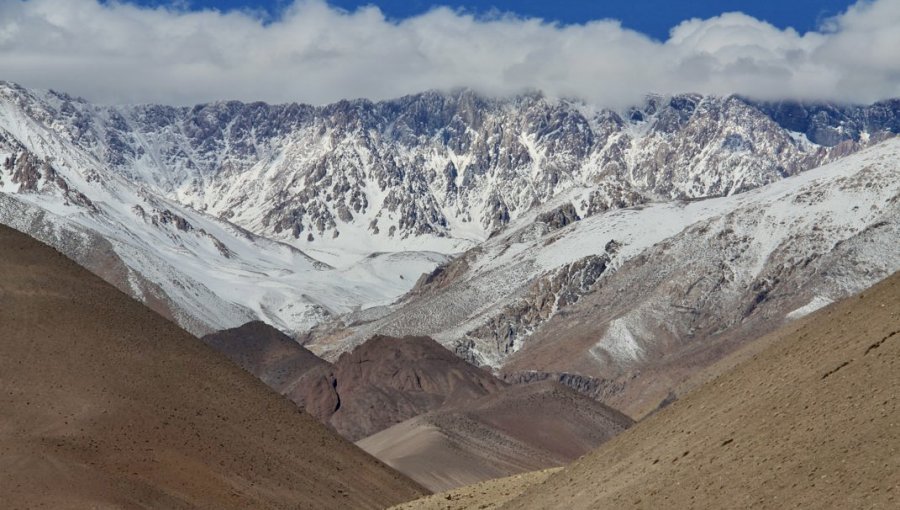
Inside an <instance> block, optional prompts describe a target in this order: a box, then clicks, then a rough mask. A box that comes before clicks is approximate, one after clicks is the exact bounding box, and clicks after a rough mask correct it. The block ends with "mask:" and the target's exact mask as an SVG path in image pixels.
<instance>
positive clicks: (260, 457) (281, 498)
mask: <svg viewBox="0 0 900 510" xmlns="http://www.w3.org/2000/svg"><path fill="white" fill-rule="evenodd" d="M0 325H2V330H0V331H2V333H0V387H2V397H0V494H2V498H3V503H2V506H4V507H5V508H31V507H46V508H167V509H168V508H195V507H202V508H348V507H352V508H366V507H368V508H379V507H384V506H387V505H389V504H391V503H397V502H401V501H404V500H407V499H410V498H412V497H415V496H416V495H419V494H422V489H420V488H419V487H418V486H416V485H415V484H414V483H413V482H411V481H410V480H408V479H407V478H405V477H403V476H401V475H399V474H397V473H396V472H394V471H392V470H390V469H389V468H387V467H386V466H384V465H383V464H381V463H380V462H378V461H376V460H375V459H373V458H372V457H370V456H369V455H367V454H365V453H364V452H362V451H361V450H359V449H358V448H357V447H355V446H354V445H352V444H350V443H348V442H347V441H345V440H343V439H341V438H339V437H337V436H336V435H335V434H333V433H332V432H331V431H328V430H327V429H325V428H324V427H322V426H321V425H320V424H319V423H317V422H316V421H315V420H314V419H313V418H311V417H309V416H308V415H307V414H305V413H303V412H302V411H298V409H297V408H296V406H295V405H294V404H292V403H291V402H289V401H287V400H286V399H284V398H282V397H280V396H278V395H277V394H275V393H274V392H272V391H271V390H269V389H268V388H267V387H266V386H265V385H263V384H262V383H260V382H259V381H257V380H256V379H254V378H253V377H251V376H249V375H248V374H247V373H245V372H244V371H242V370H240V369H239V368H237V367H235V366H234V365H233V364H232V363H230V362H229V361H228V360H226V359H225V358H224V357H222V356H221V355H219V354H217V353H216V352H214V351H213V350H212V349H210V348H209V347H207V346H205V345H203V344H202V343H201V342H199V341H197V339H196V338H194V337H192V336H191V335H189V334H187V333H185V332H184V331H182V330H181V329H179V328H178V327H176V326H175V325H173V324H172V323H170V322H168V321H166V320H164V319H163V318H161V317H160V316H158V315H156V314H155V313H153V312H151V311H149V310H148V309H146V308H144V307H143V306H141V305H140V304H139V303H137V302H136V301H133V300H132V299H131V298H129V297H127V296H126V295H124V294H122V293H121V292H119V291H117V290H115V289H114V288H113V287H111V286H110V285H109V284H107V283H105V282H104V281H102V280H101V279H99V278H97V277H96V276H94V275H92V274H90V273H88V272H87V271H86V270H84V269H82V268H80V267H78V266H77V265H76V264H74V263H73V262H71V261H70V260H68V259H66V258H65V257H63V256H62V255H60V254H59V253H57V252H55V251H54V250H52V249H50V248H48V247H47V246H45V245H42V244H40V243H38V242H37V241H34V240H33V239H30V238H28V237H26V236H24V235H23V234H21V233H18V232H15V231H12V230H10V229H8V228H6V227H0Z"/></svg>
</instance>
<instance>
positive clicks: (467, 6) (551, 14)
mask: <svg viewBox="0 0 900 510" xmlns="http://www.w3.org/2000/svg"><path fill="white" fill-rule="evenodd" d="M132 3H137V4H141V5H154V6H156V5H166V4H171V3H172V0H133V2H132ZM179 3H182V4H186V5H188V6H189V8H192V9H201V8H216V9H220V10H230V9H253V10H260V11H265V12H267V13H269V14H270V15H277V13H278V12H279V10H280V8H281V7H283V6H284V5H285V4H286V2H285V0H187V1H184V0H181V1H180V2H179ZM329 3H330V4H331V5H334V6H337V7H341V8H344V9H348V10H354V9H356V8H357V7H359V6H363V5H371V4H374V5H377V6H378V7H379V8H380V9H381V10H382V12H384V13H385V15H387V16H388V17H390V18H392V19H403V18H407V17H409V16H414V15H416V14H421V13H423V12H426V11H428V10H429V9H431V8H432V7H434V6H436V5H446V6H450V7H453V8H461V9H464V10H466V11H468V12H472V13H486V12H490V11H491V10H492V9H497V10H500V11H503V12H513V13H516V14H519V15H521V16H525V17H538V18H542V19H546V20H553V21H557V22H560V23H565V24H569V23H584V22H585V21H590V20H596V19H603V18H613V19H617V20H620V21H622V24H623V25H624V26H626V27H628V28H632V29H635V30H638V31H640V32H643V33H645V34H648V35H650V36H652V37H654V38H656V39H660V40H664V39H666V38H668V34H669V29H671V28H672V27H673V26H675V25H677V24H678V23H679V22H681V21H684V20H685V19H690V18H710V17H713V16H717V15H719V14H722V13H723V12H729V11H741V12H743V13H745V14H749V15H751V16H753V17H755V18H757V19H761V20H764V21H768V22H769V23H772V24H773V25H775V26H777V27H779V28H787V27H793V28H795V29H797V30H798V31H800V32H801V33H802V32H807V31H809V30H815V29H816V28H817V27H818V26H819V24H820V22H821V21H822V20H823V19H826V18H830V17H833V16H835V15H838V14H840V13H842V12H843V11H844V10H846V9H847V7H849V6H850V5H852V4H853V3H855V2H854V1H851V0H774V1H773V0H593V1H591V0H553V1H547V0H490V1H480V2H479V1H468V2H464V1H454V0H447V1H444V2H433V1H424V0H374V1H373V0H330V1H329Z"/></svg>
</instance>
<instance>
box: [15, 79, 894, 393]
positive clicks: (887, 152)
mask: <svg viewBox="0 0 900 510" xmlns="http://www.w3.org/2000/svg"><path fill="white" fill-rule="evenodd" d="M898 132H900V101H888V102H884V103H878V104H875V105H870V106H835V105H821V104H820V105H804V104H798V103H780V104H762V103H756V102H753V101H750V100H747V99H743V98H740V97H701V96H696V95H683V96H675V97H650V98H648V99H647V101H646V102H645V104H643V105H639V106H636V107H634V108H630V109H627V110H624V111H610V110H604V109H599V108H594V107H591V106H590V105H586V104H583V103H580V102H576V101H566V100H559V99H551V98H546V97H542V96H541V95H539V94H532V95H524V96H519V97H514V98H507V99H492V98H486V97H482V96H479V95H477V94H475V93H473V92H471V91H457V92H452V93H438V92H427V93H423V94H418V95H413V96H408V97H404V98H400V99H397V100H393V101H385V102H379V103H373V102H369V101H364V100H357V101H343V102H340V103H336V104H333V105H328V106H322V107H313V106H307V105H297V104H289V105H266V104H262V103H252V104H245V103H238V102H220V103H212V104H207V105H199V106H195V107H169V106H158V105H143V106H98V105H92V104H90V103H88V102H86V101H84V100H81V99H77V98H73V97H70V96H68V95H66V94H62V93H57V92H52V91H33V90H27V89H24V88H21V87H19V86H17V85H14V84H10V83H2V84H0V191H2V193H0V222H2V223H5V224H9V225H12V226H14V227H16V228H18V229H20V230H23V231H26V232H28V233H30V234H32V235H34V236H36V237H38V238H40V239H42V240H44V241H46V242H49V243H50V244H53V245H54V246H56V247H58V248H59V249H60V250H61V251H63V252H64V253H66V254H67V255H69V256H70V257H72V258H74V259H75V260H77V261H79V262H80V263H81V264H83V265H85V266H86V267H89V268H90V269H92V270H93V271H95V272H97V273H99V274H101V275H103V276H104V277H106V278H107V279H108V280H110V281H111V282H113V283H114V284H116V285H117V286H119V288H121V289H123V290H124V291H126V292H128V293H130V294H131V295H133V296H135V297H136V298H138V299H141V300H143V301H144V302H145V303H147V304H148V305H149V306H151V307H152V308H154V309H156V310H157V311H160V312H161V313H164V314H166V315H167V316H169V317H171V318H173V319H174V320H176V321H177V322H179V323H180V324H182V325H183V326H184V327H186V328H187V329H188V330H190V331H191V332H193V333H195V334H204V333H208V332H211V331H214V330H219V329H224V328H227V327H234V326H237V325H240V324H242V323H244V322H247V321H249V320H252V319H257V318H259V319H262V320H264V321H266V322H269V323H270V324H273V325H275V326H276V327H278V328H280V329H282V330H284V331H288V332H290V333H292V334H295V335H304V338H305V339H306V341H307V342H309V343H310V346H311V347H312V348H314V349H316V350H317V351H318V352H320V353H324V354H325V355H331V354H337V353H339V352H341V351H343V350H346V349H347V348H349V347H350V346H352V345H355V344H356V343H358V341H359V340H360V339H362V338H363V337H364V336H365V335H367V334H369V333H372V332H375V331H378V332H384V333H390V334H399V333H417V334H431V335H434V336H435V337H436V338H437V339H438V340H440V341H442V342H443V343H444V344H445V345H448V346H451V347H453V348H454V349H456V350H457V352H459V353H460V354H461V355H464V356H466V357H468V358H470V359H472V360H475V361H478V362H481V363H487V364H490V365H492V366H494V367H510V368H516V369H521V370H531V369H540V370H548V371H550V370H556V371H581V372H584V373H585V374H586V375H590V376H596V377H606V378H610V379H614V378H616V377H620V376H621V375H622V374H623V373H625V371H627V370H630V369H629V368H628V367H634V366H637V365H638V364H640V363H641V362H642V360H649V359H651V358H653V356H655V354H653V353H654V352H656V351H654V349H657V348H658V350H659V352H660V353H664V352H665V353H669V354H671V352H674V350H677V349H675V348H674V347H672V346H674V345H676V344H678V345H680V343H679V342H683V343H685V345H687V344H689V343H690V342H689V341H688V340H689V339H691V338H701V337H704V338H706V337H709V336H711V335H719V334H722V332H723V331H725V330H728V331H731V330H732V329H734V327H735V324H739V323H740V324H743V323H745V322H747V320H748V319H747V318H748V317H752V316H753V315H754V314H762V313H763V312H762V311H763V310H767V309H768V308H767V307H768V306H770V305H769V304H770V303H771V308H772V309H773V310H774V309H775V308H776V307H775V303H780V302H778V301H777V300H776V299H775V298H776V297H778V296H782V294H780V293H781V292H784V293H786V294H785V295H784V296H782V297H780V298H778V299H784V300H786V301H785V303H786V306H787V305H789V306H793V307H794V308H791V309H792V310H793V309H795V308H796V309H798V311H797V312H796V315H799V314H802V311H803V310H805V309H812V308H814V307H815V306H817V305H819V304H822V303H825V302H827V301H829V300H833V299H837V298H839V297H841V296H842V295H845V294H846V293H847V292H850V291H853V290H856V289H859V288H861V287H863V286H865V285H868V284H869V283H871V282H872V281H874V280H875V279H877V278H878V277H880V276H883V275H885V274H886V273H887V272H890V271H893V270H896V269H898V268H900V263H898V261H897V260H896V258H897V256H896V250H895V251H893V252H892V251H891V250H890V249H888V248H886V247H885V246H884V243H885V242H886V241H885V240H886V239H888V237H886V236H888V235H889V233H890V232H892V231H891V229H892V228H895V225H896V223H895V220H896V216H895V213H896V202H897V199H896V193H897V190H896V186H895V185H896V183H897V182H898V181H900V178H898V168H900V163H897V162H896V160H897V159H898V158H897V142H895V141H893V140H888V139H890V138H892V137H893V136H894V135H895V134H896V133H898ZM886 140H887V141H886ZM867 147H871V148H870V149H866V148H867ZM861 150H864V151H863V152H862V153H860V154H859V155H856V156H853V154H855V153H857V152H859V151H861ZM823 165H826V166H824V167H823V168H820V167H822V166H823ZM807 171H809V172H807ZM876 174H877V175H876ZM798 176H799V177H798ZM816 176H818V177H816ZM876 177H877V179H876ZM753 190H756V191H753ZM804 197H806V198H804ZM848 204H852V205H851V206H848ZM853 207H856V208H857V209H853ZM893 232H894V233H896V232H895V231H893ZM866 236H868V237H866ZM864 237H865V238H866V239H869V238H871V243H872V244H870V245H868V244H861V243H863V242H864V241H863V240H862V239H863V238H864ZM866 242H868V241H866ZM870 248H871V249H870ZM840 250H856V251H855V252H854V253H857V252H858V257H857V258H856V259H852V260H851V259H846V260H843V259H842V260H834V261H832V262H831V263H830V265H829V266H827V271H826V266H822V267H820V266H819V265H820V264H825V263H826V260H830V259H829V257H831V258H834V257H835V256H836V255H834V254H835V253H839V252H840ZM879 250H880V251H879ZM848 253H849V251H848ZM876 255H877V258H876V259H873V257H875V256H876ZM854 261H856V262H854ZM876 262H877V264H876ZM700 264H705V265H703V267H702V268H699V265H700ZM686 265H693V266H691V267H687V266H686ZM694 266H697V267H694ZM679 268H680V269H679ZM776 268H781V269H776ZM836 268H840V269H839V270H840V271H841V272H842V273H841V274H845V275H846V277H842V278H837V277H834V278H831V279H828V278H826V277H825V276H823V274H832V275H833V274H836V273H834V271H838V269H836ZM787 273H790V275H789V276H788V275H787ZM422 274H427V275H428V276H425V277H423V278H421V279H420V276H421V275H422ZM638 275H639V277H638ZM666 275H668V276H666ZM692 275H693V276H692ZM710 275H719V277H717V278H719V279H718V280H715V278H712V277H711V276H710ZM694 276H696V277H697V278H699V280H698V281H697V282H696V283H693V284H691V285H688V287H689V288H688V287H685V288H684V289H681V287H680V285H681V283H678V282H682V281H683V280H684V281H687V279H690V278H693V277H694ZM700 276H703V278H700ZM629 278H631V279H629ZM417 280H418V285H415V284H416V282H417ZM713 280H715V281H718V282H719V283H718V284H714V283H713ZM692 281H693V280H692ZM616 282H622V283H616ZM626 282H627V284H626ZM414 285H415V288H414ZM675 287H678V289H681V290H682V291H684V293H685V296H689V297H684V299H681V301H679V303H678V304H677V306H676V305H675V304H672V303H673V302H672V301H671V299H670V297H671V295H673V294H671V292H675V291H676V290H677V289H676V288H675ZM619 288H621V289H623V290H621V291H619V290H615V289H619ZM787 289H791V290H790V292H788V290H787ZM798 289H802V290H798ZM410 291H411V292H410ZM697 293H700V294H697ZM751 294H753V296H754V297H753V299H754V300H757V299H758V302H756V304H754V305H752V307H751V305H750V304H749V303H747V302H746V300H747V299H748V298H747V296H750V295H751ZM788 294H789V296H788ZM598 296H599V297H598ZM759 296H762V297H761V298H760V297H759ZM785 296H787V297H785ZM726 298H727V299H726ZM604 300H605V301H604ZM667 300H668V301H667ZM682 301H683V302H682ZM788 301H789V303H788ZM663 302H666V303H669V304H670V305H671V306H672V307H675V308H677V309H678V310H682V311H683V312H684V315H683V316H682V315H679V316H678V317H680V319H679V320H678V321H675V322H671V320H672V318H673V317H675V314H676V312H675V311H673V310H675V308H671V309H670V307H668V305H664V303H663ZM785 303H781V304H785ZM781 304H779V306H781ZM738 305H740V306H738ZM795 305H796V306H795ZM591 306H592V307H593V308H589V307H591ZM732 306H734V307H735V308H734V310H739V311H740V313H738V312H735V313H737V315H735V314H723V313H720V312H721V311H722V310H723V309H724V308H723V307H732ZM731 309H732V308H729V310H731ZM601 312H602V313H601ZM679 313H681V312H679ZM772 313H775V312H772ZM579 314H581V315H579ZM761 316H762V315H761ZM565 317H579V318H578V319H577V321H576V320H574V319H573V321H572V322H569V323H566V324H567V325H568V326H571V327H575V326H574V325H575V324H584V323H587V322H589V323H590V324H591V326H590V327H585V328H583V331H582V333H580V335H574V334H572V335H570V337H571V338H576V337H577V338H580V340H578V341H579V342H581V344H579V347H577V348H575V347H572V348H569V347H566V348H562V347H560V346H557V347H555V348H554V349H556V351H557V352H558V353H560V354H559V356H557V357H558V358H560V359H559V360H551V358H552V356H549V355H547V356H544V355H539V354H540V353H539V351H535V349H538V346H540V345H546V346H550V345H552V344H553V343H554V342H553V341H552V340H553V338H551V337H552V336H553V335H552V334H551V331H557V330H558V328H559V327H560V326H558V325H557V323H558V322H560V321H564V320H565V319H564V318H565ZM686 317H693V318H690V319H688V318H686ZM682 319H683V320H682ZM663 324H666V326H665V328H663V326H662V325H663ZM548 325H554V326H553V328H557V329H553V330H551V329H548V328H549V327H550V326H548ZM660 328H663V329H660ZM723 328H724V329H723ZM729 328H730V329H729ZM663 330H664V331H663ZM573 341H574V340H573ZM654 342H655V343H654ZM651 343H652V344H653V345H651ZM660 346H662V347H660ZM669 347H672V348H671V349H670V348H669ZM547 349H548V350H549V349H550V347H547ZM667 349H668V350H667ZM532 352H534V353H535V354H529V353H532ZM563 353H567V354H565V356H563ZM667 355H668V354H667ZM563 358H565V360H568V361H565V362H563ZM529 359H530V360H540V361H535V362H533V363H532V362H530V361H527V360H529ZM523 360H525V361H523Z"/></svg>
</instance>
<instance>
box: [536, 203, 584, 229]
mask: <svg viewBox="0 0 900 510" xmlns="http://www.w3.org/2000/svg"><path fill="white" fill-rule="evenodd" d="M580 220H581V217H580V216H578V211H576V210H575V206H574V205H572V203H571V202H570V203H567V204H564V205H561V206H559V207H557V208H556V209H554V210H552V211H549V212H546V213H543V214H539V215H538V217H537V221H539V222H541V223H545V224H546V225H547V226H548V227H550V230H558V229H561V228H563V227H565V226H566V225H569V224H572V223H575V222H576V221H580Z"/></svg>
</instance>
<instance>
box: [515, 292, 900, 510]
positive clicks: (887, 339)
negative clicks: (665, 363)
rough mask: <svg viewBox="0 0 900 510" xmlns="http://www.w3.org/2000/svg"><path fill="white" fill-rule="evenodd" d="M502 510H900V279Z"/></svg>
mask: <svg viewBox="0 0 900 510" xmlns="http://www.w3.org/2000/svg"><path fill="white" fill-rule="evenodd" d="M762 342H764V343H763V345H765V344H770V345H771V346H770V347H769V348H768V349H765V350H764V351H762V352H761V353H758V354H754V353H752V352H750V353H743V354H744V356H745V357H747V358H748V359H747V361H746V362H745V363H743V364H740V365H738V366H737V367H736V368H735V369H734V370H731V371H729V372H726V373H724V374H723V375H721V376H719V377H714V378H712V379H711V380H709V381H708V382H707V383H706V384H705V385H703V386H701V387H700V388H698V390H697V391H694V392H692V393H691V394H689V395H688V396H687V397H685V398H684V399H683V400H680V401H677V402H675V403H674V404H673V405H672V406H670V407H668V408H667V409H665V410H663V411H661V412H659V413H657V414H655V415H653V416H651V417H649V418H648V419H646V420H644V421H642V422H641V423H639V424H638V425H636V426H635V427H633V428H632V429H630V430H629V431H627V432H625V433H623V434H621V435H620V436H618V437H617V438H615V439H613V440H612V441H610V442H608V443H606V444H605V445H603V446H602V447H600V448H598V449H597V450H595V451H594V452H592V453H591V454H589V455H587V456H586V457H584V458H583V459H581V460H579V461H577V462H576V463H574V464H573V465H572V466H570V467H568V468H566V469H565V470H563V471H562V472H560V473H558V474H556V475H554V476H552V477H550V478H549V479H548V480H547V481H546V482H544V483H542V484H539V485H535V486H533V487H531V488H530V489H529V490H528V491H526V492H525V493H523V494H522V495H521V496H520V497H518V498H517V499H515V500H513V501H511V502H509V503H508V504H506V505H505V506H504V507H503V508H515V509H519V508H615V509H618V508H778V509H781V508H885V509H888V508H890V509H893V508H900V275H894V276H892V277H891V278H889V279H888V280H886V281H885V282H882V283H881V284H879V285H877V286H876V287H874V288H872V289H870V290H869V291H867V292H865V293H864V294H862V295H861V296H858V297H853V298H850V299H848V300H846V301H844V302H841V303H839V304H837V305H833V306H830V307H828V308H826V309H825V310H822V311H820V312H819V313H816V314H814V315H812V316H810V317H807V318H806V319H803V320H801V321H799V322H797V323H795V324H792V325H790V326H788V327H786V328H783V329H782V330H780V331H778V332H776V333H774V334H773V336H770V337H768V338H765V339H763V340H762Z"/></svg>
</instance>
